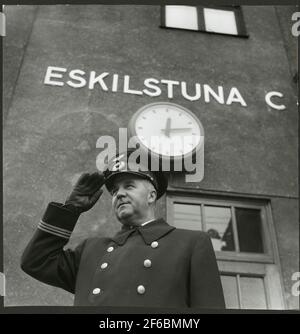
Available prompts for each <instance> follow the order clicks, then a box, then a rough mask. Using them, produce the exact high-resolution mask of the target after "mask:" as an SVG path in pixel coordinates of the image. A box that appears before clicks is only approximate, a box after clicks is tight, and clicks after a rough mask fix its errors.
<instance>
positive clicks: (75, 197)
mask: <svg viewBox="0 0 300 334" xmlns="http://www.w3.org/2000/svg"><path fill="white" fill-rule="evenodd" d="M103 184H104V175H103V174H102V173H98V172H95V173H92V174H89V173H83V174H82V175H81V176H80V178H79V179H78V181H77V182H76V184H75V186H74V188H73V190H72V192H71V194H70V196H69V197H68V198H67V200H66V203H65V204H68V205H69V204H70V205H72V206H73V207H75V209H76V211H77V212H78V213H82V212H85V211H88V210H90V209H91V208H92V207H93V206H94V205H95V203H96V202H97V201H98V199H99V197H100V196H101V195H102V193H103V190H102V189H101V187H102V186H103Z"/></svg>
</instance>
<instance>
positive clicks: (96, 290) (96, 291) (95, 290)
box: [93, 288, 101, 295]
mask: <svg viewBox="0 0 300 334" xmlns="http://www.w3.org/2000/svg"><path fill="white" fill-rule="evenodd" d="M100 292H101V289H99V288H95V289H94V290H93V295H98V294H99V293H100Z"/></svg>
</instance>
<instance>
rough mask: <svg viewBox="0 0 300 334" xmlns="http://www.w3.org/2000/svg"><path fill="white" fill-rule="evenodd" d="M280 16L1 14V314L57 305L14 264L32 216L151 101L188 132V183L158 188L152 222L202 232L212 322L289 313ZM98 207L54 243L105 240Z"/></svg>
mask: <svg viewBox="0 0 300 334" xmlns="http://www.w3.org/2000/svg"><path fill="white" fill-rule="evenodd" d="M295 11H296V7H288V6H242V7H241V6H227V7H202V6H180V7H178V6H166V7H165V6H162V7H160V6H146V5H140V6H135V5H127V6H116V5H113V6H109V5H96V6H95V5H94V6H90V5H89V6H87V5H84V6H80V5H77V6H75V5H74V6H69V5H57V6H6V7H5V10H4V13H5V15H6V21H7V33H6V37H5V38H4V85H3V87H4V94H3V95H4V109H3V112H4V259H5V262H4V263H5V275H6V281H7V291H6V297H5V305H6V306H20V305H72V303H73V299H72V298H73V297H72V295H70V294H68V293H66V292H64V291H61V290H58V289H55V288H53V287H49V286H46V285H44V284H42V283H39V282H37V281H35V280H34V279H32V278H30V277H29V276H27V275H26V274H24V273H23V272H22V271H21V269H20V267H19V261H20V256H21V254H22V251H23V250H24V248H25V246H26V244H27V243H28V241H29V239H30V238H31V236H32V234H33V232H34V230H35V228H36V226H37V224H38V222H39V220H40V218H41V216H42V214H43V211H44V210H45V208H46V206H47V203H48V202H50V201H56V202H63V201H64V199H65V198H66V196H67V195H68V193H69V191H70V190H71V189H72V185H73V184H74V182H75V180H76V178H77V177H78V175H80V174H81V173H82V172H85V171H94V170H96V169H97V157H98V156H99V154H100V153H101V148H100V147H99V145H97V143H99V138H100V137H101V136H104V135H107V136H113V137H114V138H115V139H116V140H118V139H119V129H120V128H127V126H128V123H129V121H130V119H131V117H132V115H133V114H134V113H135V112H136V111H137V110H138V109H140V108H141V107H143V106H145V105H148V104H150V103H155V102H169V103H175V104H177V105H180V106H183V107H185V108H187V109H188V110H189V111H191V112H192V113H193V114H194V115H195V116H196V117H197V119H198V120H199V121H200V122H201V124H202V126H203V129H204V133H205V138H204V160H203V163H204V178H203V179H202V180H201V181H199V182H197V181H194V182H187V181H186V174H185V173H170V176H169V187H168V191H167V194H166V195H165V196H164V197H163V198H162V199H161V200H160V201H159V205H158V215H160V216H162V217H164V218H166V219H167V221H168V223H169V224H171V225H174V226H176V227H182V228H188V229H193V230H204V231H206V232H208V233H209V234H210V236H211V239H212V243H213V246H214V249H215V252H216V257H217V260H218V265H219V269H220V272H221V277H222V284H223V288H224V293H225V299H226V305H227V307H228V308H233V309H236V308H241V309H298V308H299V302H298V297H297V293H296V292H297V289H296V291H295V286H294V284H295V283H296V279H297V278H296V277H297V272H299V220H298V126H297V124H298V113H297V77H298V75H297V64H296V59H297V48H296V44H297V40H296V38H295V37H293V36H292V34H291V27H292V24H293V22H292V20H291V16H292V13H293V12H295ZM110 206H111V202H110V195H109V194H108V193H105V194H104V195H103V196H102V198H101V200H100V201H99V203H97V205H96V206H95V207H94V208H93V209H92V210H91V211H89V212H88V213H85V214H84V215H82V216H81V217H80V220H79V222H78V224H77V226H76V229H75V231H74V233H73V237H72V239H71V241H70V243H69V246H70V247H74V246H75V245H76V244H78V242H79V241H81V240H82V239H84V238H86V237H88V236H94V235H99V234H102V235H111V234H113V233H115V232H116V231H117V230H118V229H119V224H118V222H117V221H116V220H115V218H114V217H113V214H112V211H111V207H110Z"/></svg>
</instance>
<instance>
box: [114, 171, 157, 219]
mask: <svg viewBox="0 0 300 334" xmlns="http://www.w3.org/2000/svg"><path fill="white" fill-rule="evenodd" d="M149 183H150V182H148V181H147V180H145V179H142V178H140V177H138V176H135V175H131V174H119V175H117V176H116V177H115V180H114V185H113V188H112V191H111V194H112V206H113V209H114V212H115V215H116V217H117V219H118V220H119V221H120V222H121V223H122V224H126V223H137V224H139V223H141V222H144V221H143V219H144V218H146V217H147V213H148V210H149V205H150V203H151V201H152V203H153V200H151V198H152V199H153V196H152V197H151V194H150V193H151V191H152V190H151V187H149ZM152 192H153V191H152ZM152 195H153V194H152Z"/></svg>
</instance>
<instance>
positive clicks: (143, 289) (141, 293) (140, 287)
mask: <svg viewBox="0 0 300 334" xmlns="http://www.w3.org/2000/svg"><path fill="white" fill-rule="evenodd" d="M145 291H146V289H145V287H144V286H143V285H139V286H138V287H137V292H138V293H139V294H140V295H143V294H144V293H145Z"/></svg>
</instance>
